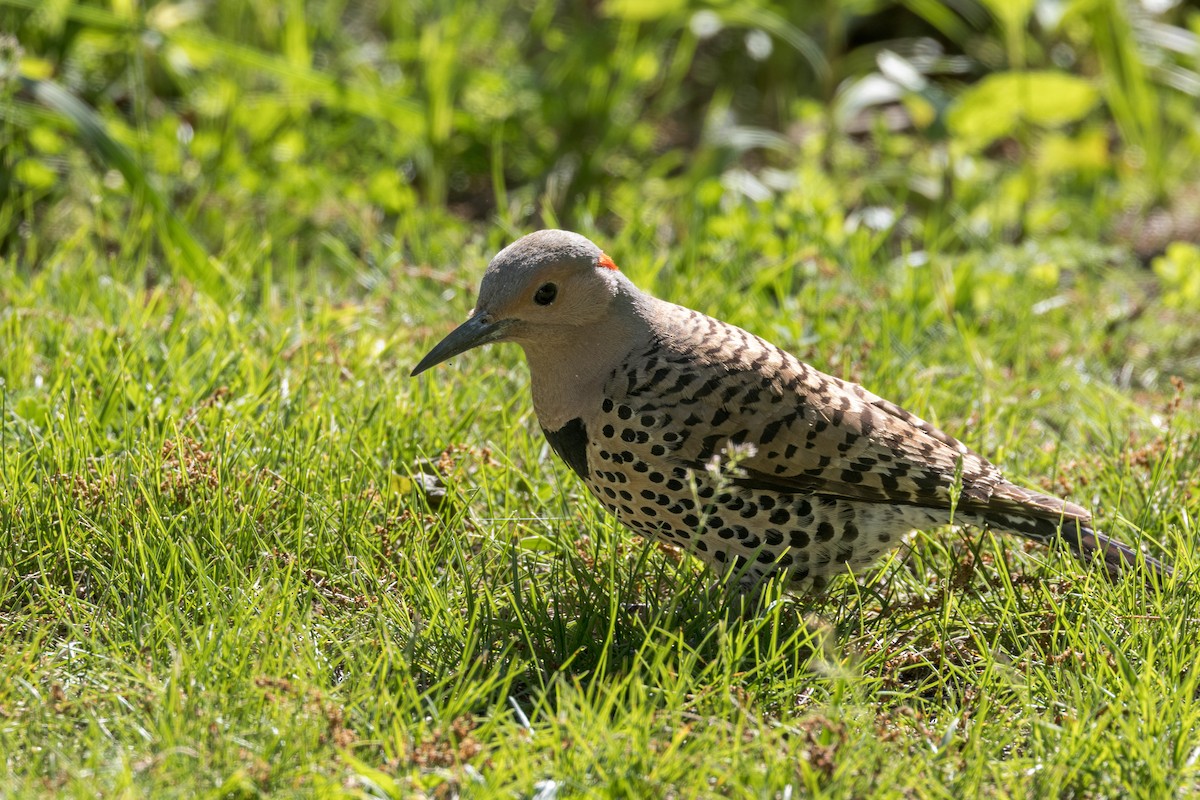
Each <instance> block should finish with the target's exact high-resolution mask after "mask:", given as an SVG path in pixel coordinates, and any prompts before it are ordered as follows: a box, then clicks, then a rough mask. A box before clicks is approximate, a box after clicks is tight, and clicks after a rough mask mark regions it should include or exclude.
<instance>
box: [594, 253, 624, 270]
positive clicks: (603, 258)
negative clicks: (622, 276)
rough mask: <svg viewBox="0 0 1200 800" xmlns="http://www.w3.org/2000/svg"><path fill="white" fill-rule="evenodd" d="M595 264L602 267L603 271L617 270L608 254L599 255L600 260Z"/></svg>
mask: <svg viewBox="0 0 1200 800" xmlns="http://www.w3.org/2000/svg"><path fill="white" fill-rule="evenodd" d="M597 263H598V264H599V265H600V266H602V267H604V268H605V269H614V270H615V269H617V265H616V263H615V262H614V261H613V260H612V258H611V257H610V256H609V255H608V253H601V254H600V260H599V261H598V262H597ZM618 271H619V270H618Z"/></svg>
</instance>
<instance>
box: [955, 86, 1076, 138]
mask: <svg viewBox="0 0 1200 800" xmlns="http://www.w3.org/2000/svg"><path fill="white" fill-rule="evenodd" d="M1098 98H1099V94H1098V92H1097V91H1096V89H1095V87H1093V86H1092V85H1091V84H1090V83H1088V82H1087V81H1085V80H1083V79H1082V78H1077V77H1075V76H1073V75H1068V74H1066V73H1063V72H1051V71H1042V72H999V73H996V74H994V75H989V76H988V77H986V78H984V79H983V80H981V81H980V82H979V83H977V84H975V85H974V86H972V87H971V88H969V89H967V90H966V91H965V92H963V93H962V94H961V95H960V96H959V97H958V100H957V101H956V102H955V103H954V105H953V106H952V107H951V109H950V111H949V113H948V114H947V123H948V124H949V126H950V131H951V133H952V134H953V135H954V136H955V138H957V139H959V140H960V142H962V143H963V144H965V145H966V146H967V147H969V148H971V149H980V148H983V147H987V146H988V145H989V144H991V143H992V142H994V141H996V140H997V139H999V138H1002V137H1004V136H1011V135H1013V134H1014V133H1016V131H1017V130H1018V128H1019V127H1020V126H1021V125H1022V124H1029V125H1036V126H1039V127H1044V128H1057V127H1060V126H1062V125H1066V124H1067V123H1070V122H1076V121H1078V120H1080V119H1082V118H1083V117H1084V116H1085V115H1087V113H1088V112H1089V111H1091V110H1092V108H1093V107H1095V105H1096V101H1097V99H1098Z"/></svg>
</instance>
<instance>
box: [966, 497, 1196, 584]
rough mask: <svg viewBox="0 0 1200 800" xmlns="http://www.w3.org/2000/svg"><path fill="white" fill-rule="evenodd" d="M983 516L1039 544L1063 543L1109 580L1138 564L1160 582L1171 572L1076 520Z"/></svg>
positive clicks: (1157, 562) (1167, 568)
mask: <svg viewBox="0 0 1200 800" xmlns="http://www.w3.org/2000/svg"><path fill="white" fill-rule="evenodd" d="M984 518H985V521H986V522H987V525H988V526H989V527H991V528H996V529H999V530H1005V531H1011V532H1013V533H1017V534H1020V535H1021V536H1024V537H1026V538H1027V539H1032V540H1034V541H1035V542H1039V543H1041V544H1046V545H1055V544H1065V545H1066V546H1067V547H1069V548H1070V549H1071V552H1072V553H1074V554H1075V556H1076V558H1078V559H1079V560H1080V561H1082V562H1083V563H1084V564H1087V565H1089V566H1090V565H1092V564H1096V563H1099V564H1101V565H1102V566H1103V567H1104V571H1105V573H1106V574H1107V575H1108V577H1109V579H1110V580H1114V581H1115V580H1118V579H1119V578H1121V577H1122V576H1124V575H1126V574H1127V573H1129V572H1130V571H1132V570H1136V569H1138V568H1139V566H1138V565H1139V564H1144V565H1145V568H1146V569H1147V570H1148V571H1149V572H1152V573H1153V574H1155V575H1156V576H1157V577H1158V579H1159V580H1160V581H1161V580H1163V579H1165V578H1167V577H1169V576H1170V575H1172V574H1173V570H1172V569H1171V567H1170V566H1169V565H1167V564H1165V563H1163V562H1162V561H1159V560H1158V559H1157V558H1155V557H1154V556H1150V555H1146V554H1145V553H1142V552H1140V551H1138V550H1136V549H1134V548H1133V547H1130V546H1129V545H1127V544H1125V543H1124V542H1122V541H1120V540H1119V539H1114V538H1112V537H1111V536H1108V535H1106V534H1103V533H1101V532H1100V531H1098V530H1096V529H1095V528H1093V527H1091V526H1090V525H1089V524H1087V523H1085V522H1084V521H1082V520H1079V519H1071V518H1069V517H1068V518H1064V519H1061V520H1058V519H1056V520H1049V519H1045V518H1039V517H1027V516H1019V515H1017V514H1011V513H1003V512H1000V513H990V514H985V515H984ZM1147 577H1148V576H1147Z"/></svg>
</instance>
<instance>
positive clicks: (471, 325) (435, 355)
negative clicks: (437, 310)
mask: <svg viewBox="0 0 1200 800" xmlns="http://www.w3.org/2000/svg"><path fill="white" fill-rule="evenodd" d="M510 325H512V321H511V320H506V319H505V320H493V319H492V318H491V315H489V314H476V315H475V316H473V317H471V318H470V319H469V320H467V321H466V322H464V323H463V324H462V325H459V326H458V327H457V328H455V329H454V330H452V331H450V333H449V334H447V335H446V338H445V339H442V340H441V341H440V342H438V343H437V344H436V345H434V347H433V349H432V350H430V351H429V352H428V353H427V354H426V355H425V357H424V358H422V359H421V363H419V364H417V365H416V366H415V367H413V371H412V372H411V373H410V376H411V377H414V378H415V377H416V376H418V375H420V374H421V373H422V372H424V371H425V370H427V369H429V368H430V367H432V366H436V365H437V364H440V363H442V362H443V361H445V360H446V359H448V358H454V357H455V356H456V355H458V354H459V353H465V352H466V351H468V350H470V349H471V348H472V347H479V345H481V344H487V343H488V342H494V341H496V340H497V339H499V338H500V337H502V336H504V333H505V331H507V330H508V328H509V326H510Z"/></svg>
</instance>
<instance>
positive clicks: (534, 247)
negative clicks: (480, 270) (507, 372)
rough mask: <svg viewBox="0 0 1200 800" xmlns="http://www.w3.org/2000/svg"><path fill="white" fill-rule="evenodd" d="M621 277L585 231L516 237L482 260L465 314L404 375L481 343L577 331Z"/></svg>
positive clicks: (608, 300)
mask: <svg viewBox="0 0 1200 800" xmlns="http://www.w3.org/2000/svg"><path fill="white" fill-rule="evenodd" d="M622 281H623V279H622V278H620V274H619V272H618V271H617V266H616V264H614V263H613V260H612V259H611V258H609V257H608V256H607V255H605V253H604V251H602V250H601V249H600V248H599V247H597V246H596V245H595V244H593V243H592V242H591V241H589V240H588V239H587V238H585V237H583V236H580V235H579V234H577V233H571V232H569V231H558V230H545V231H538V232H536V233H531V234H529V235H528V236H523V237H521V238H520V239H518V240H517V241H515V242H513V243H512V244H510V245H509V246H508V247H506V248H504V249H503V250H501V251H500V252H499V253H497V254H496V257H495V258H493V259H492V262H491V263H490V264H489V265H488V268H487V271H486V272H484V274H483V282H482V283H481V284H480V286H479V299H478V300H477V301H476V303H475V310H474V311H472V312H471V316H470V318H468V319H467V321H466V322H464V323H463V324H462V325H459V326H458V327H457V328H455V329H454V330H453V331H451V332H450V334H449V335H448V336H446V338H445V339H442V341H440V342H438V344H437V345H436V346H434V348H433V349H432V350H430V351H429V353H428V354H427V355H426V356H425V357H424V358H423V359H421V363H419V364H417V366H416V367H415V368H414V369H413V371H412V374H413V375H414V376H415V375H419V374H421V373H422V372H424V371H425V370H427V369H429V368H430V367H432V366H435V365H437V364H440V363H442V362H443V361H445V360H447V359H449V358H453V357H454V356H456V355H458V354H459V353H463V352H465V351H467V350H470V349H471V348H473V347H478V346H479V345H482V344H488V343H489V342H505V341H507V342H518V343H522V344H526V343H529V342H532V341H535V340H537V341H546V340H547V339H553V338H555V337H577V336H578V335H579V334H580V332H581V331H582V330H583V329H586V328H587V327H588V326H590V325H593V324H594V323H596V322H599V321H600V320H602V319H603V318H604V317H605V316H606V315H607V314H608V313H609V310H610V307H611V305H612V303H613V300H614V299H615V298H616V297H617V295H618V294H619V292H620V287H621V285H622Z"/></svg>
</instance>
